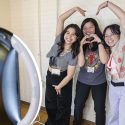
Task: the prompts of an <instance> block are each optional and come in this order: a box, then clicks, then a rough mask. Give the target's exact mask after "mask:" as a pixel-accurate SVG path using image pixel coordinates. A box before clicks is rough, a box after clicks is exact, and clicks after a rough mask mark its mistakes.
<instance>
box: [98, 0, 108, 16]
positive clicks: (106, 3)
mask: <svg viewBox="0 0 125 125" xmlns="http://www.w3.org/2000/svg"><path fill="white" fill-rule="evenodd" d="M108 2H109V1H105V2H103V3H102V4H100V5H99V6H98V9H97V12H96V15H98V14H99V12H100V10H101V9H103V8H105V7H108Z"/></svg>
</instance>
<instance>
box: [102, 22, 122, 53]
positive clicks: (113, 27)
mask: <svg viewBox="0 0 125 125" xmlns="http://www.w3.org/2000/svg"><path fill="white" fill-rule="evenodd" d="M107 29H110V30H111V32H112V33H113V34H116V35H119V36H120V34H121V31H120V26H119V25H118V24H111V25H108V26H106V27H105V29H104V31H103V38H104V39H105V33H106V30H107ZM104 43H105V44H106V46H107V48H108V49H109V52H110V53H111V49H110V47H109V46H108V45H107V43H106V42H105V41H104Z"/></svg>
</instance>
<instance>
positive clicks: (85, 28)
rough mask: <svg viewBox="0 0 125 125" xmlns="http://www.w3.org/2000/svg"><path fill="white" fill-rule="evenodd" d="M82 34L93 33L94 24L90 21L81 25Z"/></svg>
mask: <svg viewBox="0 0 125 125" xmlns="http://www.w3.org/2000/svg"><path fill="white" fill-rule="evenodd" d="M82 32H83V34H84V35H90V34H95V26H94V24H93V23H92V22H87V23H86V24H85V25H84V26H83V30H82Z"/></svg>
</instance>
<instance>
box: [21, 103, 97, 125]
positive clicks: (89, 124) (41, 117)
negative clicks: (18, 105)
mask: <svg viewBox="0 0 125 125" xmlns="http://www.w3.org/2000/svg"><path fill="white" fill-rule="evenodd" d="M27 110H28V105H27V104H25V103H22V110H21V113H22V116H25V114H26V112H27ZM46 120H47V113H46V111H45V110H43V109H41V110H40V112H39V115H38V117H37V119H36V121H39V122H40V123H45V121H46ZM40 123H35V124H34V125H40ZM43 125H44V124H43ZM70 125H73V119H72V118H71V122H70ZM82 125H95V124H94V123H93V122H89V121H85V120H84V124H83V123H82Z"/></svg>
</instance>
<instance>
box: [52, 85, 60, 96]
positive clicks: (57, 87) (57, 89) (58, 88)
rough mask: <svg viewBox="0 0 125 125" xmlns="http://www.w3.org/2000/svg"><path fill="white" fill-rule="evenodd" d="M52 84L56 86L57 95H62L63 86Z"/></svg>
mask: <svg viewBox="0 0 125 125" xmlns="http://www.w3.org/2000/svg"><path fill="white" fill-rule="evenodd" d="M52 86H53V87H54V88H55V90H56V93H57V95H61V88H60V87H59V86H58V85H52Z"/></svg>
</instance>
